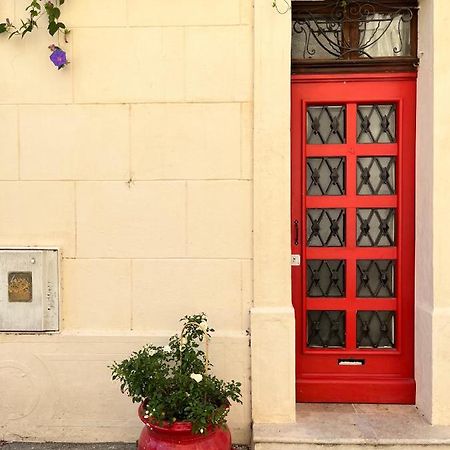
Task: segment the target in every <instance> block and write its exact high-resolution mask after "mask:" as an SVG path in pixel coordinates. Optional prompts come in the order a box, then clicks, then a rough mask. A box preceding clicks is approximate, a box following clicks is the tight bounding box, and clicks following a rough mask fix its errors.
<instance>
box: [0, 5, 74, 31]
mask: <svg viewBox="0 0 450 450" xmlns="http://www.w3.org/2000/svg"><path fill="white" fill-rule="evenodd" d="M54 1H55V3H54V2H52V1H49V0H32V1H31V2H30V4H29V5H28V6H27V7H26V8H25V12H26V13H27V17H26V18H25V19H21V20H20V24H17V25H16V24H14V23H13V22H11V20H10V19H5V21H4V22H1V23H0V33H7V34H9V37H10V38H12V37H14V36H21V37H22V38H23V37H24V36H25V35H26V34H27V33H31V32H32V31H34V30H35V29H36V28H38V21H39V19H40V18H41V17H43V16H46V17H47V30H48V32H49V34H50V35H51V36H54V35H55V34H56V33H57V32H58V31H60V32H62V33H63V34H64V35H65V36H66V35H67V33H69V30H68V29H67V27H66V25H65V24H64V22H62V21H61V9H60V7H61V6H62V5H63V4H64V3H65V0H54Z"/></svg>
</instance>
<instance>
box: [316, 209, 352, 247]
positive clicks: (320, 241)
mask: <svg viewBox="0 0 450 450" xmlns="http://www.w3.org/2000/svg"><path fill="white" fill-rule="evenodd" d="M307 229H308V231H307V232H308V236H307V245H308V247H342V246H344V245H345V210H344V209H308V210H307Z"/></svg>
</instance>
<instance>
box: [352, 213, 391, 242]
mask: <svg viewBox="0 0 450 450" xmlns="http://www.w3.org/2000/svg"><path fill="white" fill-rule="evenodd" d="M356 217H357V219H358V220H357V229H356V243H357V245H358V246H359V247H391V246H393V245H395V209H362V208H359V209H357V211H356Z"/></svg>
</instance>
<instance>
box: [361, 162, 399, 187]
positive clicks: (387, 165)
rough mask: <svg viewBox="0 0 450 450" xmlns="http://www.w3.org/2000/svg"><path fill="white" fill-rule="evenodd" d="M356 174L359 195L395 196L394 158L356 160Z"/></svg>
mask: <svg viewBox="0 0 450 450" xmlns="http://www.w3.org/2000/svg"><path fill="white" fill-rule="evenodd" d="M356 172H357V173H356V175H357V183H358V188H357V193H358V194H359V195H392V194H395V157H393V156H392V157H391V156H368V157H362V158H358V162H357V168H356Z"/></svg>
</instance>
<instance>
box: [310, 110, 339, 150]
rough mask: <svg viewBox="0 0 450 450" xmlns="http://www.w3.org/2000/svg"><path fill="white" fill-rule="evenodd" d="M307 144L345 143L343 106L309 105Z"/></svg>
mask: <svg viewBox="0 0 450 450" xmlns="http://www.w3.org/2000/svg"><path fill="white" fill-rule="evenodd" d="M307 136H308V139H307V142H308V144H344V143H345V106H309V107H308V111H307Z"/></svg>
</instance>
